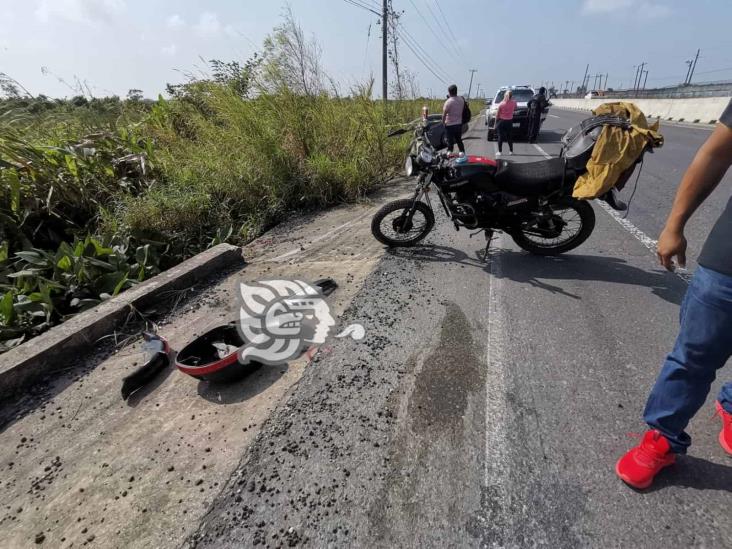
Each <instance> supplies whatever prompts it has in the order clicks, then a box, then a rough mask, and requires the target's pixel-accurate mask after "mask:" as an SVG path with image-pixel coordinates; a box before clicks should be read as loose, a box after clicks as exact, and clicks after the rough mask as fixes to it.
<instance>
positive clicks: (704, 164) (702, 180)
mask: <svg viewBox="0 0 732 549" xmlns="http://www.w3.org/2000/svg"><path fill="white" fill-rule="evenodd" d="M730 165H732V128H730V127H728V126H726V125H724V124H717V127H716V128H715V130H714V132H712V135H711V136H710V137H709V139H707V140H706V142H705V143H704V144H703V145H702V146H701V148H700V149H699V151H698V152H697V153H696V156H695V157H694V160H693V161H692V162H691V165H690V166H689V167H688V169H687V170H686V173H685V174H684V177H683V179H682V180H681V185H679V189H678V191H676V198H675V199H674V204H673V207H672V208H671V213H670V214H669V216H668V219H667V220H666V226H665V227H664V229H663V231H662V232H661V236H660V237H659V238H658V259H659V261H660V262H661V265H663V266H664V267H666V269H668V270H669V271H673V270H674V262H673V258H674V256H675V257H676V259H677V261H678V264H679V266H680V267H685V266H686V245H687V243H686V238H685V237H684V227H686V223H687V221H689V219H690V218H691V216H692V215H693V214H694V212H695V211H696V209H697V208H698V207H699V206H700V205H701V204H702V202H704V201H705V200H706V199H707V197H708V196H709V195H710V194H711V193H712V191H713V190H714V189H715V188H716V187H717V185H719V182H720V181H721V180H722V178H723V177H724V174H725V173H726V172H727V169H728V168H729V167H730Z"/></svg>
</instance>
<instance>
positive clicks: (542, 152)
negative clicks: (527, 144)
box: [532, 143, 552, 158]
mask: <svg viewBox="0 0 732 549" xmlns="http://www.w3.org/2000/svg"><path fill="white" fill-rule="evenodd" d="M532 144H533V145H534V148H536V150H537V151H539V152H540V153H541V154H543V155H544V158H552V155H550V154H549V153H547V152H546V151H545V150H544V149H542V148H541V147H540V146H539V145H537V144H536V143H532Z"/></svg>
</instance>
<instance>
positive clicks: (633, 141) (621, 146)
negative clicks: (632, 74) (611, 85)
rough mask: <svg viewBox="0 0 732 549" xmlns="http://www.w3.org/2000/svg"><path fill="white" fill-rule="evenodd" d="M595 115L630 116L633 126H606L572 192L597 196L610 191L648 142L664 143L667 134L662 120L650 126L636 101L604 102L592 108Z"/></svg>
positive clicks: (587, 197)
mask: <svg viewBox="0 0 732 549" xmlns="http://www.w3.org/2000/svg"><path fill="white" fill-rule="evenodd" d="M592 113H593V114H594V115H595V116H601V115H604V114H613V115H617V116H623V117H625V118H627V119H628V120H629V121H630V123H631V125H632V127H631V128H630V130H624V129H623V128H619V127H617V126H605V127H604V128H603V129H602V133H601V134H600V137H599V138H598V139H597V143H596V144H595V148H594V150H593V151H592V158H590V161H589V162H588V163H587V173H584V174H583V175H582V176H581V177H580V178H579V179H578V180H577V182H576V183H575V185H574V191H573V192H572V196H574V197H575V198H583V199H588V200H589V199H592V198H597V197H598V196H601V195H603V194H605V193H606V192H607V191H609V190H610V189H611V188H612V187H613V186H614V185H615V184H616V183H617V182H618V179H619V178H620V176H621V174H622V173H623V172H624V171H626V170H627V169H628V168H630V167H631V166H632V165H633V164H635V162H636V160H638V158H639V157H640V155H641V153H642V152H643V149H644V148H645V146H646V145H651V146H652V147H660V146H661V145H663V136H662V135H661V134H660V133H659V132H658V121H656V123H655V124H653V125H652V126H648V122H647V121H646V117H645V115H644V114H643V113H642V112H641V110H640V109H639V108H638V107H636V106H635V105H634V104H633V103H623V102H617V103H603V104H602V105H600V106H599V107H597V108H596V109H595V110H593V111H592Z"/></svg>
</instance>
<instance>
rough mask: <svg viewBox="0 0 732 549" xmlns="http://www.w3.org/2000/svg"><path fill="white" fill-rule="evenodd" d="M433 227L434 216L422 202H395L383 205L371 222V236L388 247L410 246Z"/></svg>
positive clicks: (410, 200) (407, 200) (411, 200)
mask: <svg viewBox="0 0 732 549" xmlns="http://www.w3.org/2000/svg"><path fill="white" fill-rule="evenodd" d="M434 226H435V215H434V213H433V212H432V210H431V209H430V208H429V207H428V206H427V204H425V203H424V202H415V201H414V200H413V199H404V200H395V201H394V202H389V203H388V204H386V205H384V207H383V208H381V209H380V210H379V211H378V212H376V215H374V218H373V219H372V220H371V234H373V235H374V237H375V238H376V240H378V241H379V242H381V243H382V244H386V245H387V246H390V247H398V246H411V245H413V244H416V243H417V242H419V241H420V240H422V239H423V238H424V237H425V236H427V234H428V233H429V232H430V231H431V230H432V228H433V227H434Z"/></svg>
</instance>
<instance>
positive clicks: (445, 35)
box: [425, 2, 461, 58]
mask: <svg viewBox="0 0 732 549" xmlns="http://www.w3.org/2000/svg"><path fill="white" fill-rule="evenodd" d="M425 6H427V9H428V10H429V12H430V15H431V16H432V18H433V19H434V20H435V22H436V23H437V27H438V28H439V30H440V32H441V33H442V35H443V36H442V40H443V43H447V44H450V46H452V49H453V51H454V52H455V53H456V54H457V56H458V58H460V57H461V56H460V52H459V51H457V48H456V47H455V42H453V41H452V40H449V39H447V30H446V29H445V27H444V26H443V25H442V23H441V22H440V20H439V19H438V18H437V16H436V15H435V12H434V11H432V8H431V7H430V5H429V2H426V3H425Z"/></svg>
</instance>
